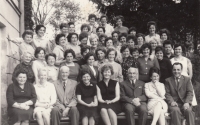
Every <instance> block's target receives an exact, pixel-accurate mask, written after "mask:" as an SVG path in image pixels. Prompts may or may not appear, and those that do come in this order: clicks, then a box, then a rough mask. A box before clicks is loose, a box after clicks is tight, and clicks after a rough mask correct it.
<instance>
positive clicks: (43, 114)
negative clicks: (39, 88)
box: [42, 111, 50, 118]
mask: <svg viewBox="0 0 200 125" xmlns="http://www.w3.org/2000/svg"><path fill="white" fill-rule="evenodd" d="M42 116H43V117H45V118H48V117H49V116H50V114H49V112H48V111H43V112H42Z"/></svg>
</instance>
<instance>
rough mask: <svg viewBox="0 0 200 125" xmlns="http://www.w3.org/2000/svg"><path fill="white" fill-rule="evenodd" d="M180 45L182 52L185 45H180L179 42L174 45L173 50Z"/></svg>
mask: <svg viewBox="0 0 200 125" xmlns="http://www.w3.org/2000/svg"><path fill="white" fill-rule="evenodd" d="M179 46H180V47H181V49H182V52H185V47H184V46H183V45H182V44H180V43H177V44H175V45H174V51H175V49H176V48H177V47H179Z"/></svg>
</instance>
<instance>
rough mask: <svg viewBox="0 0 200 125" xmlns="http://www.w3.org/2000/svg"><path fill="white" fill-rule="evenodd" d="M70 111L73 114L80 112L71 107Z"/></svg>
mask: <svg viewBox="0 0 200 125" xmlns="http://www.w3.org/2000/svg"><path fill="white" fill-rule="evenodd" d="M70 110H71V112H72V113H77V112H78V109H77V107H71V109H70Z"/></svg>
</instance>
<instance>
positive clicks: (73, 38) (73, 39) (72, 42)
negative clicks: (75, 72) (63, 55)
mask: <svg viewBox="0 0 200 125" xmlns="http://www.w3.org/2000/svg"><path fill="white" fill-rule="evenodd" d="M67 39H68V42H69V45H68V49H72V50H74V52H75V55H76V59H75V61H78V60H80V59H81V47H80V46H79V45H78V34H77V33H70V34H69V35H68V36H67Z"/></svg>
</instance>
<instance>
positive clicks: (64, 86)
mask: <svg viewBox="0 0 200 125" xmlns="http://www.w3.org/2000/svg"><path fill="white" fill-rule="evenodd" d="M63 84H64V85H63V89H64V91H65V88H66V84H65V82H63Z"/></svg>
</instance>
